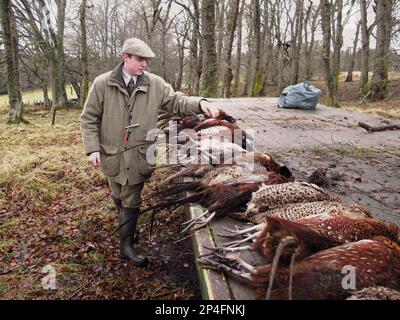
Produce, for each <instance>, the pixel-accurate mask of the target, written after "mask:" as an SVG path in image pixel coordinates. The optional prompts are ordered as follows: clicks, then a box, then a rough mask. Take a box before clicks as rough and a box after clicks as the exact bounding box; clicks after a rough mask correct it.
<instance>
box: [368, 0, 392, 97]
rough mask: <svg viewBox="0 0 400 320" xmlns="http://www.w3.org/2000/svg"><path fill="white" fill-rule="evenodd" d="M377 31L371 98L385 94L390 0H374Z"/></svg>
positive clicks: (390, 22)
mask: <svg viewBox="0 0 400 320" xmlns="http://www.w3.org/2000/svg"><path fill="white" fill-rule="evenodd" d="M375 4H376V6H377V10H376V17H377V19H376V20H377V32H376V50H375V63H374V73H373V76H372V81H371V92H372V99H374V100H383V99H385V98H386V95H387V84H388V82H389V78H388V64H389V63H388V59H389V53H390V39H391V34H392V6H393V1H392V0H380V1H375Z"/></svg>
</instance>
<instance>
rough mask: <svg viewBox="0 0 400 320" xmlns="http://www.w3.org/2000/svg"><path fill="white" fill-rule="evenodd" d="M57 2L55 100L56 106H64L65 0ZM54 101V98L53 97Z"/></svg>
mask: <svg viewBox="0 0 400 320" xmlns="http://www.w3.org/2000/svg"><path fill="white" fill-rule="evenodd" d="M56 4H57V42H56V52H57V60H58V67H57V72H58V73H57V101H56V106H57V107H60V106H64V105H65V103H66V102H67V100H68V98H67V93H66V92H65V55H64V25H65V8H66V6H67V0H56ZM53 101H54V98H53Z"/></svg>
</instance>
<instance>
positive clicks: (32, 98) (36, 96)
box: [0, 85, 76, 106]
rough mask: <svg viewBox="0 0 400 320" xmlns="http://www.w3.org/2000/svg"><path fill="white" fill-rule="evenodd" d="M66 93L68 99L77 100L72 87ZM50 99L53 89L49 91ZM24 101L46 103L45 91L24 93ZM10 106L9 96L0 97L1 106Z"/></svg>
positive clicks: (36, 90)
mask: <svg viewBox="0 0 400 320" xmlns="http://www.w3.org/2000/svg"><path fill="white" fill-rule="evenodd" d="M65 91H66V92H67V97H68V99H75V98H76V94H75V91H74V90H73V89H72V86H69V85H67V86H65ZM48 94H49V98H50V99H51V98H52V92H51V89H49V91H48ZM22 101H23V102H24V103H25V104H29V105H33V104H34V103H36V102H43V101H44V96H43V90H42V89H33V90H29V91H24V92H23V93H22ZM7 105H8V95H7V94H3V95H0V106H7Z"/></svg>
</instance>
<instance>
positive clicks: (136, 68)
mask: <svg viewBox="0 0 400 320" xmlns="http://www.w3.org/2000/svg"><path fill="white" fill-rule="evenodd" d="M122 59H123V60H124V69H125V71H126V72H127V73H129V74H130V75H131V76H141V75H142V74H143V72H144V70H145V69H146V67H147V59H146V58H142V57H137V56H134V55H133V56H131V57H130V58H129V56H128V55H127V54H126V53H124V55H123V56H122Z"/></svg>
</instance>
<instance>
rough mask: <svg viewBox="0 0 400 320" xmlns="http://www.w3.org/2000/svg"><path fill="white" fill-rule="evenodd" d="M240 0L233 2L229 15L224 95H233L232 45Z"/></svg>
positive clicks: (228, 96)
mask: <svg viewBox="0 0 400 320" xmlns="http://www.w3.org/2000/svg"><path fill="white" fill-rule="evenodd" d="M239 2H240V0H233V1H232V4H231V10H230V13H229V17H228V23H227V30H228V37H227V38H228V39H227V43H226V46H225V66H226V67H225V76H224V86H223V88H224V97H225V98H230V97H231V83H232V79H233V72H232V46H233V39H234V36H235V31H236V26H237V19H238V14H239Z"/></svg>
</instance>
